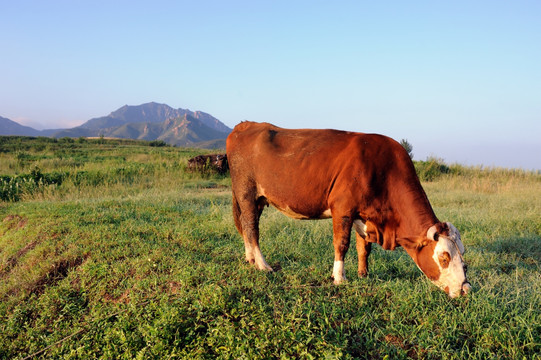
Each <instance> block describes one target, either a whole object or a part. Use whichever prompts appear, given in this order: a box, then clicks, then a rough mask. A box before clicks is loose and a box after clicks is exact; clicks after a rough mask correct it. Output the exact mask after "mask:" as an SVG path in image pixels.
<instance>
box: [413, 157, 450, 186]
mask: <svg viewBox="0 0 541 360" xmlns="http://www.w3.org/2000/svg"><path fill="white" fill-rule="evenodd" d="M414 165H415V171H416V172H417V176H419V180H421V181H434V180H436V179H437V178H439V177H440V176H442V175H444V174H449V173H450V171H451V169H450V168H449V166H447V165H446V164H445V163H444V162H443V160H442V159H438V158H435V157H431V158H428V159H427V160H426V161H415V162H414Z"/></svg>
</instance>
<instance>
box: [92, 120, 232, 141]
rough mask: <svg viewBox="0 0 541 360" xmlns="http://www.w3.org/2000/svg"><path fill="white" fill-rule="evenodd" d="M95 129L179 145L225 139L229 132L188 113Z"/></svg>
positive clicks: (106, 134)
mask: <svg viewBox="0 0 541 360" xmlns="http://www.w3.org/2000/svg"><path fill="white" fill-rule="evenodd" d="M95 131H97V132H98V133H99V135H100V136H101V135H103V136H105V137H115V138H125V139H139V140H163V141H164V142H166V143H167V144H170V145H177V146H197V144H198V143H201V142H207V141H212V140H218V139H225V138H226V137H227V135H228V134H229V133H225V132H222V131H218V130H215V129H212V128H210V127H208V126H207V125H205V124H204V123H203V122H202V121H200V120H199V119H196V118H194V117H193V116H190V115H188V114H185V115H183V116H180V117H177V118H174V119H168V120H165V121H162V122H156V123H150V122H138V123H127V124H124V125H122V126H118V127H111V128H108V129H98V130H95Z"/></svg>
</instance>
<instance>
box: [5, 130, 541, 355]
mask: <svg viewBox="0 0 541 360" xmlns="http://www.w3.org/2000/svg"><path fill="white" fill-rule="evenodd" d="M159 145H163V144H156V143H154V144H152V143H142V142H134V141H115V140H110V141H109V140H103V139H96V140H87V139H79V140H69V139H60V140H57V141H55V140H51V139H41V138H40V139H33V140H29V139H22V138H0V196H1V202H0V358H6V359H11V358H14V359H24V358H35V359H39V358H43V359H49V358H55V359H56V358H65V359H92V358H102V359H112V358H119V359H174V358H181V359H182V358H183V359H198V358H202V359H215V358H222V359H274V358H283V359H289V358H295V359H321V358H329V359H335V358H339V359H356V358H361V359H364V358H366V359H405V358H414V359H415V358H418V359H541V355H540V354H541V268H540V264H541V174H539V173H533V172H524V171H518V170H503V169H484V170H483V169H478V168H467V167H462V166H458V165H454V166H449V167H448V168H447V170H446V171H444V172H445V174H440V176H436V177H434V176H430V177H424V176H423V178H427V179H432V181H430V182H423V186H424V188H425V190H426V192H427V194H428V197H429V199H430V201H431V203H432V206H433V207H434V210H435V211H436V214H437V215H438V217H439V218H440V219H441V220H446V221H451V222H453V224H454V225H455V226H457V228H458V229H459V230H460V231H461V233H462V239H463V241H464V244H465V246H466V254H465V259H466V261H467V263H468V265H469V269H468V277H469V280H470V282H471V284H472V286H473V291H472V293H471V294H470V295H469V296H467V297H463V298H459V299H454V300H451V299H449V298H448V297H447V296H446V294H445V293H443V292H442V291H440V290H438V289H437V288H436V287H435V286H433V285H432V284H431V283H430V281H428V279H426V278H425V276H424V275H423V274H422V273H421V272H420V271H419V270H418V269H417V267H416V266H415V264H414V262H413V261H412V260H411V258H409V256H408V255H407V254H406V253H405V252H404V251H403V250H401V249H397V250H395V251H384V250H382V249H381V248H380V247H378V246H376V247H374V251H373V253H372V254H371V256H370V259H369V266H370V269H371V273H370V276H369V277H368V278H365V279H359V278H357V269H356V256H357V254H356V251H355V246H354V244H352V246H351V247H350V251H349V253H348V256H347V258H346V275H347V276H348V279H349V282H348V283H347V284H346V285H341V286H334V285H332V280H331V278H330V275H331V271H332V265H333V248H332V226H331V223H330V222H329V220H321V221H297V220H291V219H288V218H286V217H285V216H283V215H282V214H280V213H278V212H277V211H275V210H274V209H272V208H269V209H266V210H265V212H264V213H263V217H262V221H261V222H262V223H261V235H262V240H261V247H262V251H263V254H264V255H265V257H266V260H267V261H268V262H269V264H270V265H271V266H272V267H273V268H274V269H276V270H277V271H275V272H273V273H264V272H259V271H256V270H255V269H254V268H253V267H251V266H249V265H247V264H245V263H244V246H243V243H242V240H241V238H240V236H239V235H238V233H237V231H236V229H235V227H234V224H233V219H232V217H231V209H230V208H231V198H230V197H231V195H230V179H229V178H228V177H227V176H220V175H216V174H212V173H210V172H208V173H206V174H203V175H201V174H193V173H190V172H188V171H187V170H186V162H187V159H188V158H190V157H192V156H194V155H196V154H198V152H197V151H198V150H194V149H180V148H173V147H164V146H159ZM419 165H420V166H421V167H423V166H425V167H424V168H423V169H425V168H426V165H427V164H426V163H424V164H422V163H420V164H419ZM352 242H353V243H354V238H353V239H352Z"/></svg>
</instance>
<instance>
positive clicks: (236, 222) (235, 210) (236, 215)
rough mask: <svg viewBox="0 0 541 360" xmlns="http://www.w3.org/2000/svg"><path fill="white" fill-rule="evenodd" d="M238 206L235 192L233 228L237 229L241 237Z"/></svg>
mask: <svg viewBox="0 0 541 360" xmlns="http://www.w3.org/2000/svg"><path fill="white" fill-rule="evenodd" d="M240 214H241V211H240V206H239V202H238V201H237V197H236V196H235V192H233V220H235V226H236V227H237V230H238V231H239V233H240V234H241V235H242V225H241V223H240Z"/></svg>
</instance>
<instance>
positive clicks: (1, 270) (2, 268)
mask: <svg viewBox="0 0 541 360" xmlns="http://www.w3.org/2000/svg"><path fill="white" fill-rule="evenodd" d="M37 244H38V241H36V240H34V241H32V242H29V243H28V244H26V245H25V246H24V247H23V248H22V249H20V250H19V251H17V253H16V254H14V255H12V256H10V257H9V258H8V259H7V261H6V262H5V263H4V264H0V279H2V278H4V277H5V276H6V275H7V274H8V273H9V272H10V271H11V269H13V267H15V265H17V262H18V261H19V259H20V258H21V257H23V256H24V255H25V254H26V253H27V252H29V251H30V250H32V249H34V248H35V247H36V245H37Z"/></svg>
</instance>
